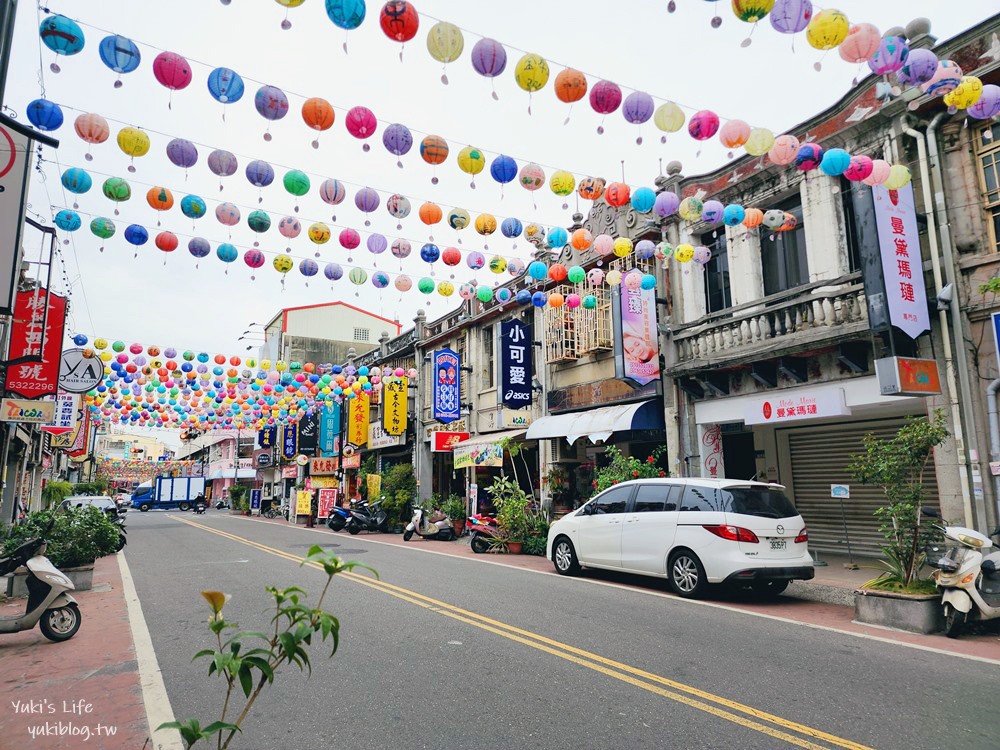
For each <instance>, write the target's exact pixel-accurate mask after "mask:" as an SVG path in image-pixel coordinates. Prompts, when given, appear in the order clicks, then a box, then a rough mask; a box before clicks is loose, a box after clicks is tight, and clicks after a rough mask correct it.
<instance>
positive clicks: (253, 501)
mask: <svg viewBox="0 0 1000 750" xmlns="http://www.w3.org/2000/svg"><path fill="white" fill-rule="evenodd" d="M250 510H260V490H250Z"/></svg>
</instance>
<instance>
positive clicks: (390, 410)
mask: <svg viewBox="0 0 1000 750" xmlns="http://www.w3.org/2000/svg"><path fill="white" fill-rule="evenodd" d="M409 391H410V386H409V380H408V379H407V378H395V377H393V378H392V379H390V380H389V381H388V382H386V383H385V384H383V386H382V393H383V396H384V401H383V406H382V426H383V427H384V428H385V432H386V434H387V435H402V434H403V433H405V432H406V406H407V399H408V397H409ZM372 447H374V446H372Z"/></svg>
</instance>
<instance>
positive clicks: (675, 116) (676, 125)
mask: <svg viewBox="0 0 1000 750" xmlns="http://www.w3.org/2000/svg"><path fill="white" fill-rule="evenodd" d="M684 120H685V117H684V110H682V109H681V108H680V107H678V106H677V105H676V104H674V103H673V102H664V103H663V104H661V105H660V106H659V107H657V108H656V111H655V112H654V113H653V124H654V125H655V126H656V127H657V128H659V129H660V130H662V131H663V132H664V133H676V132H677V131H678V130H680V129H681V128H683V127H684Z"/></svg>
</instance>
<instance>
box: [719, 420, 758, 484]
mask: <svg viewBox="0 0 1000 750" xmlns="http://www.w3.org/2000/svg"><path fill="white" fill-rule="evenodd" d="M722 461H723V466H725V473H726V478H727V479H756V478H757V459H756V457H755V453H754V442H753V433H752V432H729V433H726V432H724V433H723V434H722Z"/></svg>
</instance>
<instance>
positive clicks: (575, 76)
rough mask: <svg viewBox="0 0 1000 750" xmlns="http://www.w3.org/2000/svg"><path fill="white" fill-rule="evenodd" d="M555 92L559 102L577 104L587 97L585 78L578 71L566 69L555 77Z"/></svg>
mask: <svg viewBox="0 0 1000 750" xmlns="http://www.w3.org/2000/svg"><path fill="white" fill-rule="evenodd" d="M555 90H556V96H557V97H558V98H559V101H561V102H565V103H566V104H572V103H573V102H578V101H580V100H581V99H583V97H585V96H586V95H587V76H585V75H584V74H583V73H581V72H580V71H579V70H574V69H573V68H566V69H565V70H563V71H562V72H560V73H559V75H557V76H556V81H555Z"/></svg>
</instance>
